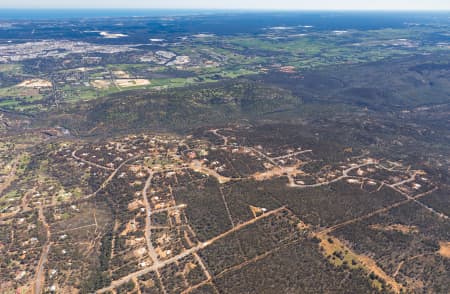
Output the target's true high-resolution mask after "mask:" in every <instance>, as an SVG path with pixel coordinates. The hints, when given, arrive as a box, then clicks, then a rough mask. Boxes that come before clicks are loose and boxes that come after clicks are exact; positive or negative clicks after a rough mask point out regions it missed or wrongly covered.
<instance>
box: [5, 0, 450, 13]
mask: <svg viewBox="0 0 450 294" xmlns="http://www.w3.org/2000/svg"><path fill="white" fill-rule="evenodd" d="M0 8H2V9H130V10H132V9H155V10H156V9H168V10H305V11H306V10H308V11H309V10H313V11H314V10H316V11H317V10H322V11H323V10H330V11H335V10H339V11H449V10H450V2H449V1H446V0H430V1H421V0H413V1H407V0H397V1H388V0H379V1H373V2H371V3H366V2H362V1H358V0H342V1H339V2H337V1H331V0H317V1H314V2H311V1H294V0H279V1H276V2H275V1H267V0H263V1H257V0H240V1H239V0H229V1H226V2H218V3H216V2H211V1H206V0H195V1H180V0H168V1H151V2H148V1H143V0H129V1H127V2H126V5H124V2H123V1H121V0H110V1H108V4H104V2H103V1H99V0H90V1H89V0H78V1H75V0H68V1H64V2H61V1H56V0H43V1H39V3H36V1H32V0H16V1H14V3H11V1H8V2H6V1H5V0H0Z"/></svg>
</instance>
